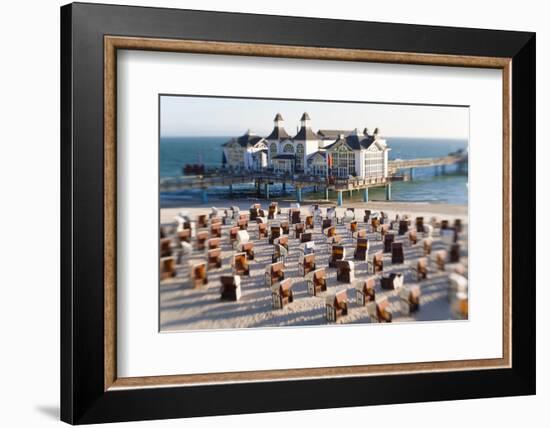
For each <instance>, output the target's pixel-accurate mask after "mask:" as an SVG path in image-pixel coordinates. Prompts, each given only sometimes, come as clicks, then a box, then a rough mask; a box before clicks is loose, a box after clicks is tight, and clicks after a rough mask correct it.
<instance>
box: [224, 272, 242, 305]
mask: <svg viewBox="0 0 550 428" xmlns="http://www.w3.org/2000/svg"><path fill="white" fill-rule="evenodd" d="M220 283H221V286H220V294H221V300H231V301H237V300H239V299H240V298H241V277H240V276H238V275H222V276H221V277H220Z"/></svg>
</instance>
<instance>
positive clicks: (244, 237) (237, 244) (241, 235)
mask: <svg viewBox="0 0 550 428" xmlns="http://www.w3.org/2000/svg"><path fill="white" fill-rule="evenodd" d="M247 242H250V235H249V234H248V231H246V230H239V231H238V232H237V239H236V240H235V241H234V242H233V249H234V250H236V251H240V249H241V247H242V246H243V244H246V243H247Z"/></svg>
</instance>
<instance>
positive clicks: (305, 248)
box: [300, 240, 315, 255]
mask: <svg viewBox="0 0 550 428" xmlns="http://www.w3.org/2000/svg"><path fill="white" fill-rule="evenodd" d="M300 251H301V252H302V254H303V255H306V254H313V253H315V241H313V240H311V241H307V242H303V243H301V244H300Z"/></svg>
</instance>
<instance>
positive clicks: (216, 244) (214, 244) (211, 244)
mask: <svg viewBox="0 0 550 428" xmlns="http://www.w3.org/2000/svg"><path fill="white" fill-rule="evenodd" d="M221 242H222V240H221V238H210V239H209V240H208V249H209V250H213V249H214V248H220V247H221Z"/></svg>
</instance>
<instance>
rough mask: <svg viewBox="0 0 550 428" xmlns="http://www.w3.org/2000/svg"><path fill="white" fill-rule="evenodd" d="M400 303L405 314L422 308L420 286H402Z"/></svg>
mask: <svg viewBox="0 0 550 428" xmlns="http://www.w3.org/2000/svg"><path fill="white" fill-rule="evenodd" d="M399 303H400V304H401V312H402V313H403V314H405V315H409V314H411V313H413V312H416V311H418V309H419V308H420V287H419V286H418V285H415V286H412V287H410V288H408V287H403V288H401V290H399Z"/></svg>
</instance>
